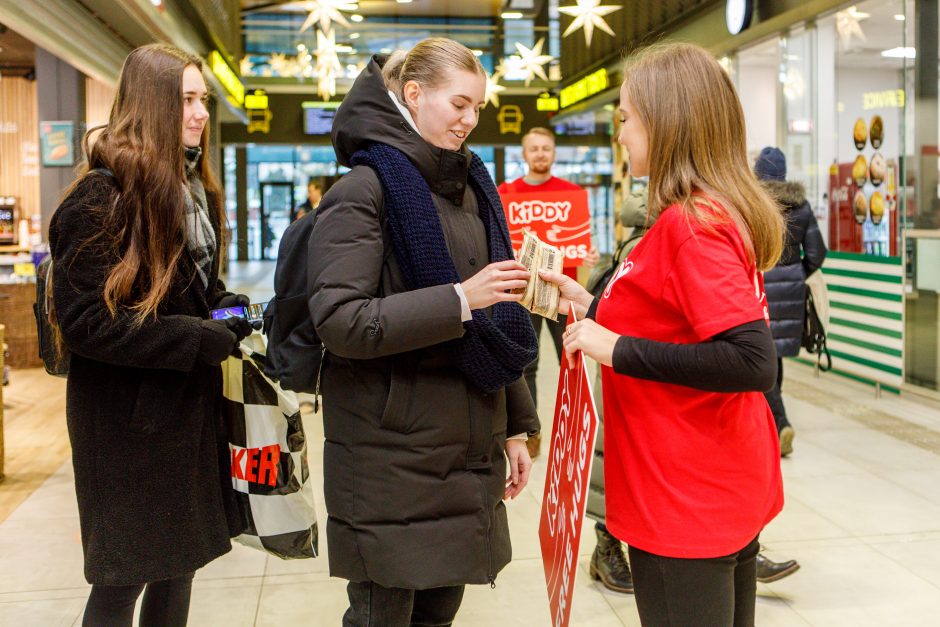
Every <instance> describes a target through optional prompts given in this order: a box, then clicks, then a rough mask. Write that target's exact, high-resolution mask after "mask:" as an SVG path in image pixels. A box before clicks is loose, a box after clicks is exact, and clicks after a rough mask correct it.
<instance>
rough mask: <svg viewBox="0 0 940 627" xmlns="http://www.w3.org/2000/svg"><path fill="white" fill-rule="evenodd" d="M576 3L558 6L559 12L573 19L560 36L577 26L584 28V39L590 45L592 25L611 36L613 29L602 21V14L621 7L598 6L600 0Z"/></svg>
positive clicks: (576, 28) (570, 31)
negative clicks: (568, 5)
mask: <svg viewBox="0 0 940 627" xmlns="http://www.w3.org/2000/svg"><path fill="white" fill-rule="evenodd" d="M577 2H578V4H576V5H575V6H570V7H558V11H559V12H560V13H564V14H565V15H570V16H571V17H573V18H574V21H573V22H571V24H569V25H568V28H567V29H565V32H564V33H563V34H562V37H567V36H568V35H570V34H571V33H573V32H575V31H576V30H578V29H579V28H583V29H584V40H585V41H586V42H587V45H588V46H590V45H591V37H592V36H593V35H594V27H595V26H596V27H597V28H599V29H601V30H602V31H604V32H605V33H607V34H608V35H611V36H613V34H614V31H613V30H612V29H611V28H610V26H608V24H607V22H605V21H604V16H605V15H609V14H610V13H613V12H614V11H619V10H620V9H622V8H623V7H615V6H611V5H608V6H599V5H600V3H601V0H577Z"/></svg>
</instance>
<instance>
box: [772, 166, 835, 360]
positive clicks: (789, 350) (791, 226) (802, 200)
mask: <svg viewBox="0 0 940 627" xmlns="http://www.w3.org/2000/svg"><path fill="white" fill-rule="evenodd" d="M764 185H765V186H766V187H767V189H768V190H769V191H770V192H771V194H772V195H773V196H774V198H775V199H776V200H777V202H778V203H779V204H780V206H781V210H782V211H783V214H784V218H785V219H786V225H787V233H786V240H785V242H784V246H783V255H782V256H781V257H780V261H779V262H778V263H777V265H776V266H774V268H773V269H771V270H769V271H768V272H765V273H764V289H765V291H766V293H767V303H768V305H769V309H770V331H771V333H773V336H774V345H775V346H776V348H777V356H778V357H793V356H795V355H798V354H799V353H800V338H801V337H802V335H803V318H804V316H805V315H806V314H805V308H804V302H805V300H806V277H808V276H809V275H810V274H812V273H813V272H815V271H816V270H818V269H819V268H820V267H821V266H822V264H823V260H825V258H826V253H827V252H828V251H827V249H826V244H825V242H824V241H823V237H822V234H821V233H820V232H819V225H818V224H817V223H816V217H815V216H814V215H813V209H812V208H811V207H810V205H809V202H808V201H807V200H806V191H805V190H804V189H803V186H802V185H800V184H799V183H776V182H766V181H765V182H764ZM801 253H802V255H801Z"/></svg>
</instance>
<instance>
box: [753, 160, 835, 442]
mask: <svg viewBox="0 0 940 627" xmlns="http://www.w3.org/2000/svg"><path fill="white" fill-rule="evenodd" d="M754 173H755V174H756V175H757V178H759V179H760V180H761V182H762V183H763V184H764V186H765V187H766V188H767V190H768V191H769V192H770V194H771V195H772V196H773V197H774V198H775V199H776V201H777V203H778V204H779V205H780V209H781V211H783V214H784V217H785V219H786V224H787V236H786V240H785V241H784V245H783V254H782V255H781V256H780V261H779V262H778V263H777V265H776V266H775V267H774V268H773V269H772V270H770V271H769V272H765V273H764V289H765V290H766V292H767V303H768V305H769V307H770V330H771V332H772V333H773V336H774V345H775V346H776V348H777V383H776V384H775V385H774V387H773V389H771V390H770V391H769V392H765V394H764V395H765V396H766V398H767V403H768V404H770V409H771V410H772V411H773V413H774V422H775V423H776V424H777V433H778V434H779V436H780V455H781V456H784V457H785V456H787V455H789V454H790V453H792V452H793V436H794V434H795V433H794V430H793V427H792V426H791V425H790V421H789V420H787V411H786V409H785V408H784V406H783V396H782V394H781V391H780V386H781V385H782V383H783V358H784V357H795V356H796V355H799V354H800V339H801V338H802V336H803V319H804V316H805V315H806V309H805V304H804V303H805V301H806V289H807V288H806V277H808V276H809V275H811V274H812V273H813V272H815V271H816V270H818V269H819V268H820V267H821V266H822V264H823V260H825V258H826V253H827V252H828V251H827V249H826V243H825V242H824V241H823V237H822V234H821V233H820V232H819V225H818V224H817V223H816V216H815V215H813V208H812V207H810V204H809V201H808V200H806V190H805V189H804V188H803V186H802V185H801V184H799V183H796V182H788V181H787V161H786V157H784V155H783V152H782V151H781V150H780V149H779V148H774V147H771V146H768V147H766V148H764V149H763V150H762V151H761V153H760V155H759V156H758V157H757V161H756V162H755V164H754ZM801 252H802V254H801Z"/></svg>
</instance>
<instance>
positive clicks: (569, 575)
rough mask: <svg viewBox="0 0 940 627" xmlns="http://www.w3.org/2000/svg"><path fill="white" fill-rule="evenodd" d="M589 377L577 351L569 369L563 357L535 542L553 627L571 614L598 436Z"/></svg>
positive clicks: (570, 318) (564, 626)
mask: <svg viewBox="0 0 940 627" xmlns="http://www.w3.org/2000/svg"><path fill="white" fill-rule="evenodd" d="M574 319H575V316H568V321H569V322H568V324H571V323H572V322H574ZM589 378H590V377H589V376H588V372H587V368H586V367H585V364H584V356H583V355H582V354H581V353H580V352H579V353H578V354H577V357H576V363H575V366H574V368H569V367H567V364H566V363H565V362H564V361H562V364H561V372H560V374H559V376H558V394H557V397H556V400H555V427H554V429H553V430H552V441H551V447H550V449H549V457H548V472H547V475H546V480H545V493H544V495H543V498H542V515H541V520H540V521H539V543H540V545H541V547H542V564H543V566H544V568H545V584H546V587H547V588H548V603H549V608H550V610H551V618H552V626H553V627H567V625H568V621H569V619H570V618H571V604H572V597H573V595H574V580H575V573H576V571H577V567H578V545H579V543H580V542H581V528H582V526H583V522H584V515H585V511H586V509H587V493H588V486H589V485H590V480H591V464H592V462H593V460H594V441H595V440H596V439H597V409H596V408H595V406H594V396H593V395H592V394H591V387H590V384H589V382H588V380H589Z"/></svg>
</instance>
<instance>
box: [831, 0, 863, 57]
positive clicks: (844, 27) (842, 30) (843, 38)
mask: <svg viewBox="0 0 940 627" xmlns="http://www.w3.org/2000/svg"><path fill="white" fill-rule="evenodd" d="M869 17H871V15H869V14H868V13H862V12H861V11H859V10H858V9H856V8H855V7H854V6H852V7H849V8H848V9H846V10H845V11H839V12H838V13H836V32H838V33H839V43H840V44H841V45H842V50H843V51H847V50H849V48H851V47H852V37H853V36H854V37H858V38H859V39H861V40H862V41H865V33H864V32H863V31H862V25H861V24H860V23H859V22H861V21H862V20H866V19H868V18H869Z"/></svg>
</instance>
